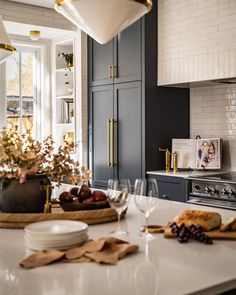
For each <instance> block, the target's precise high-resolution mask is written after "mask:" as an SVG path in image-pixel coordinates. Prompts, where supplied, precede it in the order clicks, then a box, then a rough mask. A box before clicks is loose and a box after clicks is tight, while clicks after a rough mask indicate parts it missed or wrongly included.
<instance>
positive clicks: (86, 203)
mask: <svg viewBox="0 0 236 295" xmlns="http://www.w3.org/2000/svg"><path fill="white" fill-rule="evenodd" d="M58 202H59V204H60V205H61V207H62V209H63V210H64V211H78V210H96V209H104V208H109V207H110V205H109V203H108V201H107V196H106V194H105V192H104V191H102V190H91V189H90V188H89V187H88V186H87V185H86V184H83V185H82V186H81V187H80V188H79V187H73V188H71V189H70V191H64V192H62V193H61V194H60V195H59V198H58Z"/></svg>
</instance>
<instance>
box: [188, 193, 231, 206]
mask: <svg viewBox="0 0 236 295" xmlns="http://www.w3.org/2000/svg"><path fill="white" fill-rule="evenodd" d="M187 203H191V204H195V205H204V206H211V207H217V208H224V209H231V210H236V200H235V201H234V200H230V201H229V200H220V199H216V198H207V197H204V196H196V195H192V194H191V193H190V194H189V195H188V200H187Z"/></svg>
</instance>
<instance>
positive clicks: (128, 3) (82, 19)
mask: <svg viewBox="0 0 236 295" xmlns="http://www.w3.org/2000/svg"><path fill="white" fill-rule="evenodd" d="M151 8H152V0H56V1H55V9H56V11H57V12H59V13H61V14H62V15H63V16H65V17H66V18H67V19H68V20H70V21H71V22H72V23H74V24H75V25H76V26H77V27H79V28H80V29H81V30H83V31H84V32H85V33H87V34H88V35H89V36H91V37H92V38H93V39H95V40H96V41H97V42H99V43H101V44H104V43H107V42H108V41H109V40H111V39H112V38H113V37H114V36H115V35H117V34H118V33H119V32H121V31H122V30H124V29H125V28H127V27H128V26H129V25H131V24H132V23H134V22H135V21H136V20H138V19H139V18H140V17H142V16H143V15H144V14H145V13H147V12H149V11H150V10H151Z"/></svg>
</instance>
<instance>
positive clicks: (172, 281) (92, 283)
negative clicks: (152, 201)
mask: <svg viewBox="0 0 236 295" xmlns="http://www.w3.org/2000/svg"><path fill="white" fill-rule="evenodd" d="M184 209H200V210H208V211H217V212H219V213H220V214H221V216H222V219H223V221H225V220H226V219H227V218H229V217H231V216H235V211H231V210H223V209H216V208H210V207H203V206H196V205H191V204H187V203H179V202H172V201H166V200H158V206H157V208H156V210H155V211H154V213H153V214H152V216H151V217H150V223H152V224H166V223H167V222H168V221H171V220H173V218H174V217H175V216H176V215H178V214H179V213H180V212H181V211H182V210H184ZM141 222H142V217H141V213H140V212H139V211H138V209H137V208H136V207H135V205H134V203H133V200H131V203H130V206H129V209H128V212H127V215H126V218H125V219H123V221H122V227H123V228H125V229H127V230H128V231H129V233H130V234H129V236H128V237H127V239H128V240H129V241H130V242H132V243H137V244H138V245H139V246H140V250H139V252H138V253H136V254H132V255H130V256H127V257H126V258H124V259H123V260H120V261H119V262H118V264H117V265H98V264H95V263H85V262H84V263H71V264H70V263H62V262H61V263H55V264H52V265H48V266H44V267H39V268H35V269H31V270H25V269H22V268H20V267H19V265H18V263H19V262H20V261H21V260H22V259H23V258H24V256H25V255H28V254H29V250H27V249H26V248H25V245H24V236H23V235H24V231H23V230H20V229H19V230H17V229H11V230H10V229H0V241H1V242H0V294H3V295H10V294H11V295H17V294H24V295H33V294H34V295H49V294H50V295H66V294H68V295H69V294H70V295H75V294H76V295H77V294H79V295H100V294H101V295H110V294H113V295H115V294H117V295H118V294H119V295H121V294H122V295H131V294H132V295H133V294H138V295H155V294H159V295H172V294H173V295H178V294H179V295H183V294H219V293H221V292H223V291H227V290H231V289H234V288H236V267H235V265H236V255H235V253H236V241H219V240H218V241H214V242H213V245H205V244H201V243H200V242H197V241H193V240H191V241H189V242H188V243H186V244H180V243H178V242H177V240H176V239H165V238H164V237H163V234H156V237H157V238H156V239H155V240H153V241H151V242H149V243H148V245H147V244H146V243H145V242H144V240H143V239H142V238H140V237H139V236H138V235H139V227H140V225H141ZM116 225H117V224H116V222H110V223H105V224H97V225H90V226H89V236H90V238H92V239H97V238H100V237H103V236H107V235H108V234H109V232H110V231H111V230H113V229H115V228H116Z"/></svg>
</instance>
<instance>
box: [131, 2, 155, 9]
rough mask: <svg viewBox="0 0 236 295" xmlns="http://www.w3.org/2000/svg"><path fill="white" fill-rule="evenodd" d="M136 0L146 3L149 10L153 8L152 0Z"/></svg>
mask: <svg viewBox="0 0 236 295" xmlns="http://www.w3.org/2000/svg"><path fill="white" fill-rule="evenodd" d="M134 1H135V2H139V3H141V4H144V5H145V6H147V8H148V10H149V11H150V10H151V9H152V0H134Z"/></svg>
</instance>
